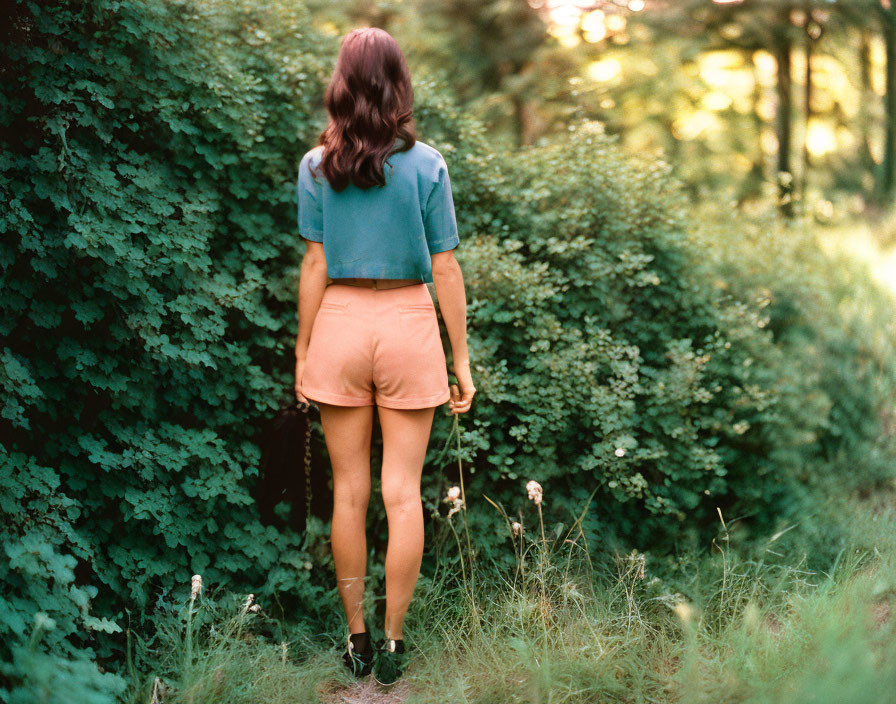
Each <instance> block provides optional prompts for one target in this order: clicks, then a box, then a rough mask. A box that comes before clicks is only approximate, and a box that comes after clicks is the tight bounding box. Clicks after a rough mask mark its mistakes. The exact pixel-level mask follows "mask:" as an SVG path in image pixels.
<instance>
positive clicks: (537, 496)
mask: <svg viewBox="0 0 896 704" xmlns="http://www.w3.org/2000/svg"><path fill="white" fill-rule="evenodd" d="M526 491H527V492H529V498H530V499H532V501H534V502H535V505H536V506H541V499H542V496H543V495H544V491H543V490H542V488H541V484H539V483H538V482H537V481H535V480H534V479H532V480H530V481H529V482H527V483H526Z"/></svg>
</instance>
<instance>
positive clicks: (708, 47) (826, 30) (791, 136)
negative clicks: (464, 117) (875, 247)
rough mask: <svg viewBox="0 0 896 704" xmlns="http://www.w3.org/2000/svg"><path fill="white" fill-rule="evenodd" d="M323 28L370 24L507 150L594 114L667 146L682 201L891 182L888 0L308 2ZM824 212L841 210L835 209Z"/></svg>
mask: <svg viewBox="0 0 896 704" xmlns="http://www.w3.org/2000/svg"><path fill="white" fill-rule="evenodd" d="M311 7H312V13H313V16H315V17H316V18H317V19H319V20H320V23H321V26H322V27H323V28H324V30H325V31H326V29H328V28H329V30H330V31H331V32H332V33H333V34H334V35H336V34H340V33H342V32H344V31H346V30H347V29H348V28H350V27H351V26H354V25H355V24H356V23H366V24H376V25H379V26H382V27H384V28H385V29H387V30H388V31H390V32H391V33H393V34H394V35H395V36H396V37H397V38H399V41H401V43H402V46H403V47H404V49H405V52H406V53H407V54H408V56H409V59H410V61H411V62H412V64H413V65H414V67H415V70H416V71H417V72H418V73H420V72H421V71H423V70H424V67H427V68H426V70H427V71H432V72H434V73H438V74H441V75H443V76H445V77H446V78H447V85H449V86H450V87H451V89H452V90H453V91H454V93H455V97H456V99H457V100H458V101H459V104H460V105H461V106H462V108H463V109H464V110H468V111H470V112H471V113H472V114H474V115H475V116H477V117H479V118H480V119H482V120H483V121H484V122H486V123H487V124H488V125H489V126H490V139H491V140H492V142H493V143H494V144H496V145H502V146H504V147H507V148H512V147H515V146H519V145H530V144H539V143H546V142H549V141H552V140H556V139H558V138H561V136H562V135H563V134H564V132H565V131H566V129H567V126H568V125H569V124H570V121H573V120H575V119H578V118H582V117H586V118H590V119H595V120H599V121H601V122H602V123H604V125H605V126H606V130H607V131H608V132H610V133H616V134H619V135H620V136H621V138H622V144H623V145H624V147H625V148H626V149H627V150H629V151H631V152H638V153H643V154H660V153H663V154H665V156H666V158H667V159H668V160H669V161H670V162H671V163H672V164H673V166H674V168H675V170H676V172H677V174H678V175H679V176H680V177H682V178H683V179H684V180H685V181H686V182H687V183H688V185H689V187H690V190H691V193H692V195H693V196H694V197H699V196H700V195H701V194H705V193H706V191H707V189H709V190H711V191H715V190H716V189H719V188H721V189H723V190H724V191H725V192H726V193H728V194H730V195H731V197H732V198H733V199H734V201H735V202H736V204H737V205H738V206H741V207H743V206H745V205H747V204H748V203H750V202H764V201H765V200H766V198H767V197H772V198H774V199H776V201H777V203H778V205H779V207H780V208H781V212H782V213H783V214H785V215H787V216H791V215H793V214H794V213H795V212H796V211H800V212H805V213H807V214H812V215H815V216H817V217H819V218H825V219H829V218H831V217H832V216H833V215H834V210H835V209H840V211H844V210H846V211H849V212H852V213H855V212H868V209H869V208H871V209H872V210H874V211H875V212H879V211H880V210H881V209H885V208H887V207H888V206H889V205H890V204H891V202H892V200H893V197H894V185H896V177H894V174H896V164H894V158H893V154H894V151H896V141H894V140H896V82H894V76H896V50H894V46H896V8H894V7H893V5H892V4H891V2H890V0H675V2H670V1H669V0H591V1H585V0H580V1H577V0H566V1H564V0H499V1H495V2H471V1H469V0H452V1H451V2H434V1H433V0H421V2H396V1H394V0H392V1H387V2H375V1H374V0H364V1H356V0H351V1H347V0H343V1H342V2H337V3H329V2H328V3H320V6H319V7H318V8H315V7H314V4H313V3H312V4H311ZM838 212H839V211H838Z"/></svg>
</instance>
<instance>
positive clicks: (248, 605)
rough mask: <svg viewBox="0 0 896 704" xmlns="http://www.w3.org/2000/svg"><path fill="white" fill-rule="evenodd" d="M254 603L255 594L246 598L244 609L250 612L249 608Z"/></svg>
mask: <svg viewBox="0 0 896 704" xmlns="http://www.w3.org/2000/svg"><path fill="white" fill-rule="evenodd" d="M254 601H255V595H254V594H250V595H249V596H248V597H246V603H245V604H243V608H244V609H247V610H248V609H249V607H250V606H252V603H253V602H254Z"/></svg>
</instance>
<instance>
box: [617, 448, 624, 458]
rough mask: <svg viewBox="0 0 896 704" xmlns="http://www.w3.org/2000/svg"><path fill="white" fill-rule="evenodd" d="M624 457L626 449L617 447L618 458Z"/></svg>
mask: <svg viewBox="0 0 896 704" xmlns="http://www.w3.org/2000/svg"><path fill="white" fill-rule="evenodd" d="M623 455H625V448H624V447H617V448H616V456H617V457H622V456H623Z"/></svg>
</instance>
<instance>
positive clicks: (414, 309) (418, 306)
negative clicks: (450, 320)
mask: <svg viewBox="0 0 896 704" xmlns="http://www.w3.org/2000/svg"><path fill="white" fill-rule="evenodd" d="M398 312H399V313H435V312H436V307H435V306H434V305H433V304H432V303H405V304H403V305H400V306H399V307H398Z"/></svg>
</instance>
